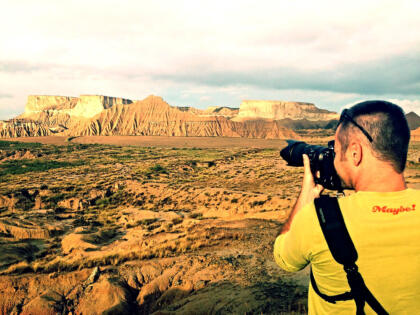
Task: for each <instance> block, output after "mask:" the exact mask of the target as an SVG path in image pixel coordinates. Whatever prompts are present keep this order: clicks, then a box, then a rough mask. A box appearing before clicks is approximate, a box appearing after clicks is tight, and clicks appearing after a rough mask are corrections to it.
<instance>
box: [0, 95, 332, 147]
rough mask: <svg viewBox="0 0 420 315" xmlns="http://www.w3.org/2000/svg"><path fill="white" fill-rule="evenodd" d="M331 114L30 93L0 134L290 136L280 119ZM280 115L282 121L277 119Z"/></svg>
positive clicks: (281, 105)
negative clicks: (16, 114) (24, 105)
mask: <svg viewBox="0 0 420 315" xmlns="http://www.w3.org/2000/svg"><path fill="white" fill-rule="evenodd" d="M336 116H337V114H335V113H332V112H329V111H326V110H322V109H318V108H316V107H315V105H313V104H309V103H297V102H281V101H244V102H243V103H242V104H241V107H240V108H239V109H237V108H229V107H209V108H208V109H206V110H200V109H195V108H192V107H174V106H170V105H169V104H168V103H166V102H165V101H164V100H163V99H162V98H161V97H158V96H153V95H151V96H149V97H147V98H146V99H144V100H142V101H132V100H129V99H124V98H115V97H109V96H100V95H81V96H80V97H67V96H42V95H30V96H29V97H28V102H27V104H26V108H25V112H24V113H23V114H22V115H20V116H18V117H16V118H15V119H11V120H9V121H0V137H5V138H12V137H30V136H49V135H61V136H92V135H94V136H99V135H105V136H109V135H143V136H184V137H185V136H205V137H248V138H265V139H278V138H287V137H296V134H295V133H294V132H293V131H292V130H291V129H290V125H291V124H289V126H287V127H286V126H285V124H284V119H292V120H294V119H296V120H300V119H309V120H316V121H320V120H330V119H333V118H336ZM282 120H283V121H282Z"/></svg>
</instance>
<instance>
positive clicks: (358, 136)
mask: <svg viewBox="0 0 420 315" xmlns="http://www.w3.org/2000/svg"><path fill="white" fill-rule="evenodd" d="M335 140H336V155H337V156H336V158H335V161H334V164H335V167H336V169H337V172H338V174H339V175H340V177H341V178H342V180H343V181H344V183H345V184H346V186H347V187H349V186H350V187H351V186H352V183H351V178H350V177H351V176H352V174H351V172H352V169H351V168H349V167H348V166H349V165H348V164H347V165H346V162H349V161H348V159H352V161H350V162H351V163H352V165H355V166H358V165H357V163H361V162H362V159H363V158H366V157H367V156H372V157H373V158H374V159H377V160H378V161H382V162H386V163H387V164H389V165H390V166H391V167H392V168H393V169H394V171H395V172H396V173H398V174H401V173H402V172H403V171H404V168H405V163H406V160H407V150H408V143H409V141H410V130H409V128H408V124H407V120H406V118H405V115H404V112H403V110H402V109H401V108H400V107H399V106H397V105H395V104H392V103H390V102H385V101H366V102H362V103H359V104H356V105H354V106H353V107H351V108H350V109H348V110H344V111H343V113H342V115H341V117H340V121H339V123H338V126H337V131H336V139H335ZM349 149H350V151H351V152H350V151H349ZM350 153H351V154H350Z"/></svg>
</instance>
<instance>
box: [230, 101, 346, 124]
mask: <svg viewBox="0 0 420 315" xmlns="http://www.w3.org/2000/svg"><path fill="white" fill-rule="evenodd" d="M338 116H339V115H338V114H337V113H334V112H330V111H328V110H325V109H319V108H317V107H316V106H315V105H314V104H311V103H302V102H285V101H252V100H248V101H243V102H242V103H241V106H240V108H239V114H238V116H237V117H236V118H235V120H238V121H241V120H245V119H250V118H253V119H255V118H266V119H274V120H280V119H285V118H290V119H309V120H331V119H337V118H338Z"/></svg>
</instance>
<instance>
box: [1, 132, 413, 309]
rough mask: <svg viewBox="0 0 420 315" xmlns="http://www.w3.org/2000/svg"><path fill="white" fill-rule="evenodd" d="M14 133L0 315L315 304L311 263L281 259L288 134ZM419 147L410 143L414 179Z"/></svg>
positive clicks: (6, 178) (292, 171)
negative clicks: (283, 263) (288, 263)
mask: <svg viewBox="0 0 420 315" xmlns="http://www.w3.org/2000/svg"><path fill="white" fill-rule="evenodd" d="M300 137H304V140H306V141H309V142H312V143H320V144H324V145H325V143H326V142H327V140H328V139H329V137H324V138H322V137H320V136H319V135H318V134H317V133H315V136H311V137H309V136H305V135H304V134H303V133H302V134H301V135H300ZM11 140H13V141H0V150H1V151H0V160H1V163H0V176H1V183H0V313H1V314H122V313H123V314H150V313H155V314H304V313H306V310H307V309H306V303H307V301H306V294H307V282H308V277H307V272H306V271H303V272H301V273H299V274H288V273H286V272H283V271H281V270H280V269H279V268H278V267H277V266H276V265H275V263H274V260H273V257H272V245H273V242H274V239H275V237H276V235H277V234H278V232H279V230H280V228H281V226H282V223H283V222H284V220H285V219H286V217H287V214H288V212H289V211H290V209H291V206H292V204H293V202H294V200H295V198H296V196H297V193H298V190H299V186H300V181H301V174H302V169H301V168H292V167H288V166H286V163H285V162H284V161H283V160H282V159H281V158H280V156H279V149H280V148H282V147H283V146H284V145H285V141H284V140H278V139H271V140H270V139H243V138H217V137H211V138H206V137H201V138H198V137H197V138H186V137H136V136H131V137H130V136H126V137H124V136H112V137H75V138H74V137H64V136H63V137H57V136H50V137H40V138H17V139H11ZM15 140H19V141H15ZM36 141H37V142H38V143H34V142H36ZM419 152H420V143H419V142H415V141H413V142H412V143H411V144H410V151H409V158H408V167H407V170H406V177H407V181H408V185H409V186H410V187H416V188H420V163H419V157H420V154H419Z"/></svg>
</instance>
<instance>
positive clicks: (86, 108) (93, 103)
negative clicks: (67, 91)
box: [21, 95, 133, 118]
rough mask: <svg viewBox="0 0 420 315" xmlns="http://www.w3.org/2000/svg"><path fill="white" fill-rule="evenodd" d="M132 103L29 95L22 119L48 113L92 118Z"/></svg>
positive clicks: (116, 99) (105, 98) (100, 97)
mask: <svg viewBox="0 0 420 315" xmlns="http://www.w3.org/2000/svg"><path fill="white" fill-rule="evenodd" d="M132 102H133V101H131V100H129V99H124V98H120V97H111V96H103V95H80V97H68V96H50V95H29V96H28V101H27V103H26V107H25V112H24V113H23V114H22V115H21V117H22V118H26V117H31V116H32V115H34V114H39V113H46V112H48V113H50V114H52V113H55V114H68V115H70V116H77V117H84V118H91V117H93V116H95V115H97V114H99V113H100V112H101V111H103V110H104V109H107V108H110V107H112V106H113V105H117V104H131V103H132Z"/></svg>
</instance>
